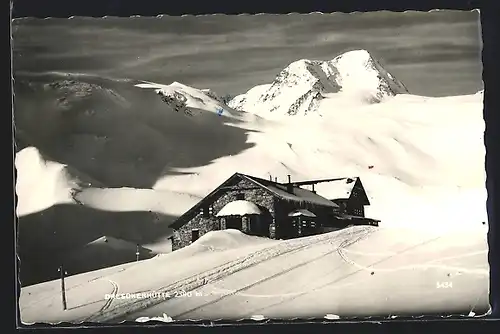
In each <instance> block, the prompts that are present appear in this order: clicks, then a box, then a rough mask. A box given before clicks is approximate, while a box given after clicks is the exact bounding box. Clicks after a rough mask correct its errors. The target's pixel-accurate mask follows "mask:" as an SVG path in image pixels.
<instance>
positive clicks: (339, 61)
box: [229, 50, 408, 115]
mask: <svg viewBox="0 0 500 334" xmlns="http://www.w3.org/2000/svg"><path fill="white" fill-rule="evenodd" d="M258 87H259V88H258V89H255V88H256V87H254V88H252V89H251V90H249V91H248V92H247V93H246V94H242V95H239V96H236V97H235V98H234V99H233V100H231V101H230V102H229V106H230V107H232V108H234V109H237V110H245V111H250V112H256V113H262V112H274V113H277V114H288V115H296V114H308V113H311V112H316V111H317V110H318V107H319V104H320V102H321V100H322V99H324V98H325V97H326V96H327V95H328V94H332V93H343V94H341V95H342V96H346V97H349V98H353V99H355V100H357V101H361V102H368V103H376V102H380V101H381V100H383V99H384V98H387V97H390V96H394V95H396V94H400V93H408V91H407V89H406V88H405V87H404V85H403V84H402V83H401V82H399V81H398V80H397V79H396V78H394V76H392V75H391V74H390V73H389V72H387V71H386V70H385V69H384V68H383V67H382V66H381V65H380V64H379V62H378V61H376V60H375V59H374V58H373V57H372V56H371V54H370V53H369V52H368V51H366V50H354V51H349V52H346V53H344V54H341V55H339V56H337V57H335V58H334V59H332V60H329V61H321V60H309V59H300V60H297V61H294V62H293V63H291V64H289V65H288V66H287V67H285V68H284V69H283V70H282V71H281V72H280V73H279V74H278V75H277V76H276V78H275V79H274V81H273V82H272V83H271V84H269V85H261V86H258Z"/></svg>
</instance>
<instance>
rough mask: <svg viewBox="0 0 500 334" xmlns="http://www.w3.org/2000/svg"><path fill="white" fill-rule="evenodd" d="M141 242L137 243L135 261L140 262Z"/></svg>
mask: <svg viewBox="0 0 500 334" xmlns="http://www.w3.org/2000/svg"><path fill="white" fill-rule="evenodd" d="M139 254H140V253H139V244H137V247H136V251H135V261H136V262H139Z"/></svg>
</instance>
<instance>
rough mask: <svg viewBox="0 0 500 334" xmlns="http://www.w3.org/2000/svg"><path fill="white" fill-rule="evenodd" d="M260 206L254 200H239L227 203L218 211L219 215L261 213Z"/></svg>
mask: <svg viewBox="0 0 500 334" xmlns="http://www.w3.org/2000/svg"><path fill="white" fill-rule="evenodd" d="M261 213H262V211H260V209H259V207H258V206H257V205H255V204H254V203H252V202H249V201H244V200H237V201H233V202H229V203H227V204H226V205H225V206H224V207H223V208H222V209H221V210H220V211H219V212H218V213H217V215H216V216H217V217H223V216H244V215H258V214H261Z"/></svg>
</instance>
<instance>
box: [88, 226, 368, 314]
mask: <svg viewBox="0 0 500 334" xmlns="http://www.w3.org/2000/svg"><path fill="white" fill-rule="evenodd" d="M365 231H366V229H360V230H359V231H356V232H350V233H353V234H359V233H362V232H365ZM365 233H366V232H365ZM339 236H343V234H340V235H339ZM330 239H331V236H330V235H328V234H326V235H318V236H315V237H312V238H306V239H291V240H286V241H283V242H281V243H279V244H277V245H273V246H271V247H268V248H264V249H262V250H259V251H256V252H254V253H252V254H250V255H247V256H244V257H242V258H240V259H236V260H233V261H230V262H227V263H224V264H222V265H220V266H217V267H215V268H213V269H211V270H208V271H205V272H203V273H199V274H197V275H193V276H191V277H188V278H186V279H183V280H180V281H177V282H175V283H173V284H170V285H168V286H166V287H163V288H160V289H157V290H155V291H151V292H155V293H167V294H170V295H172V294H174V293H175V292H176V291H181V290H182V291H192V290H195V289H197V288H199V287H201V286H203V285H205V284H207V283H211V282H214V281H216V280H220V279H222V278H224V277H226V276H228V275H232V274H234V273H236V272H239V271H241V270H244V269H247V268H249V267H252V266H255V265H257V264H259V263H261V262H264V261H269V260H271V259H274V258H276V257H279V256H283V255H289V254H290V253H295V252H299V251H302V250H304V249H305V248H308V247H314V246H318V245H320V244H325V243H330V242H331V240H330ZM164 301H165V299H163V300H158V299H146V300H132V301H130V302H124V303H123V304H120V305H117V306H116V307H115V308H112V309H110V311H109V312H106V311H105V312H99V313H98V314H96V315H95V316H93V319H95V320H94V321H110V320H115V319H116V318H121V317H123V316H126V315H128V314H131V313H133V312H137V311H140V310H143V309H145V308H149V307H152V306H155V305H157V304H160V303H163V302H164Z"/></svg>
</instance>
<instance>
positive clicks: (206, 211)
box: [200, 206, 210, 218]
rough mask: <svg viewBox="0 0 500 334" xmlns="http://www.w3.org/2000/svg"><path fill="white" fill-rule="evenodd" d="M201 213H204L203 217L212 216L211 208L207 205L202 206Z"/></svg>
mask: <svg viewBox="0 0 500 334" xmlns="http://www.w3.org/2000/svg"><path fill="white" fill-rule="evenodd" d="M200 214H201V215H202V217H203V218H208V217H210V212H209V208H208V207H206V206H203V207H201V208H200Z"/></svg>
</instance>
